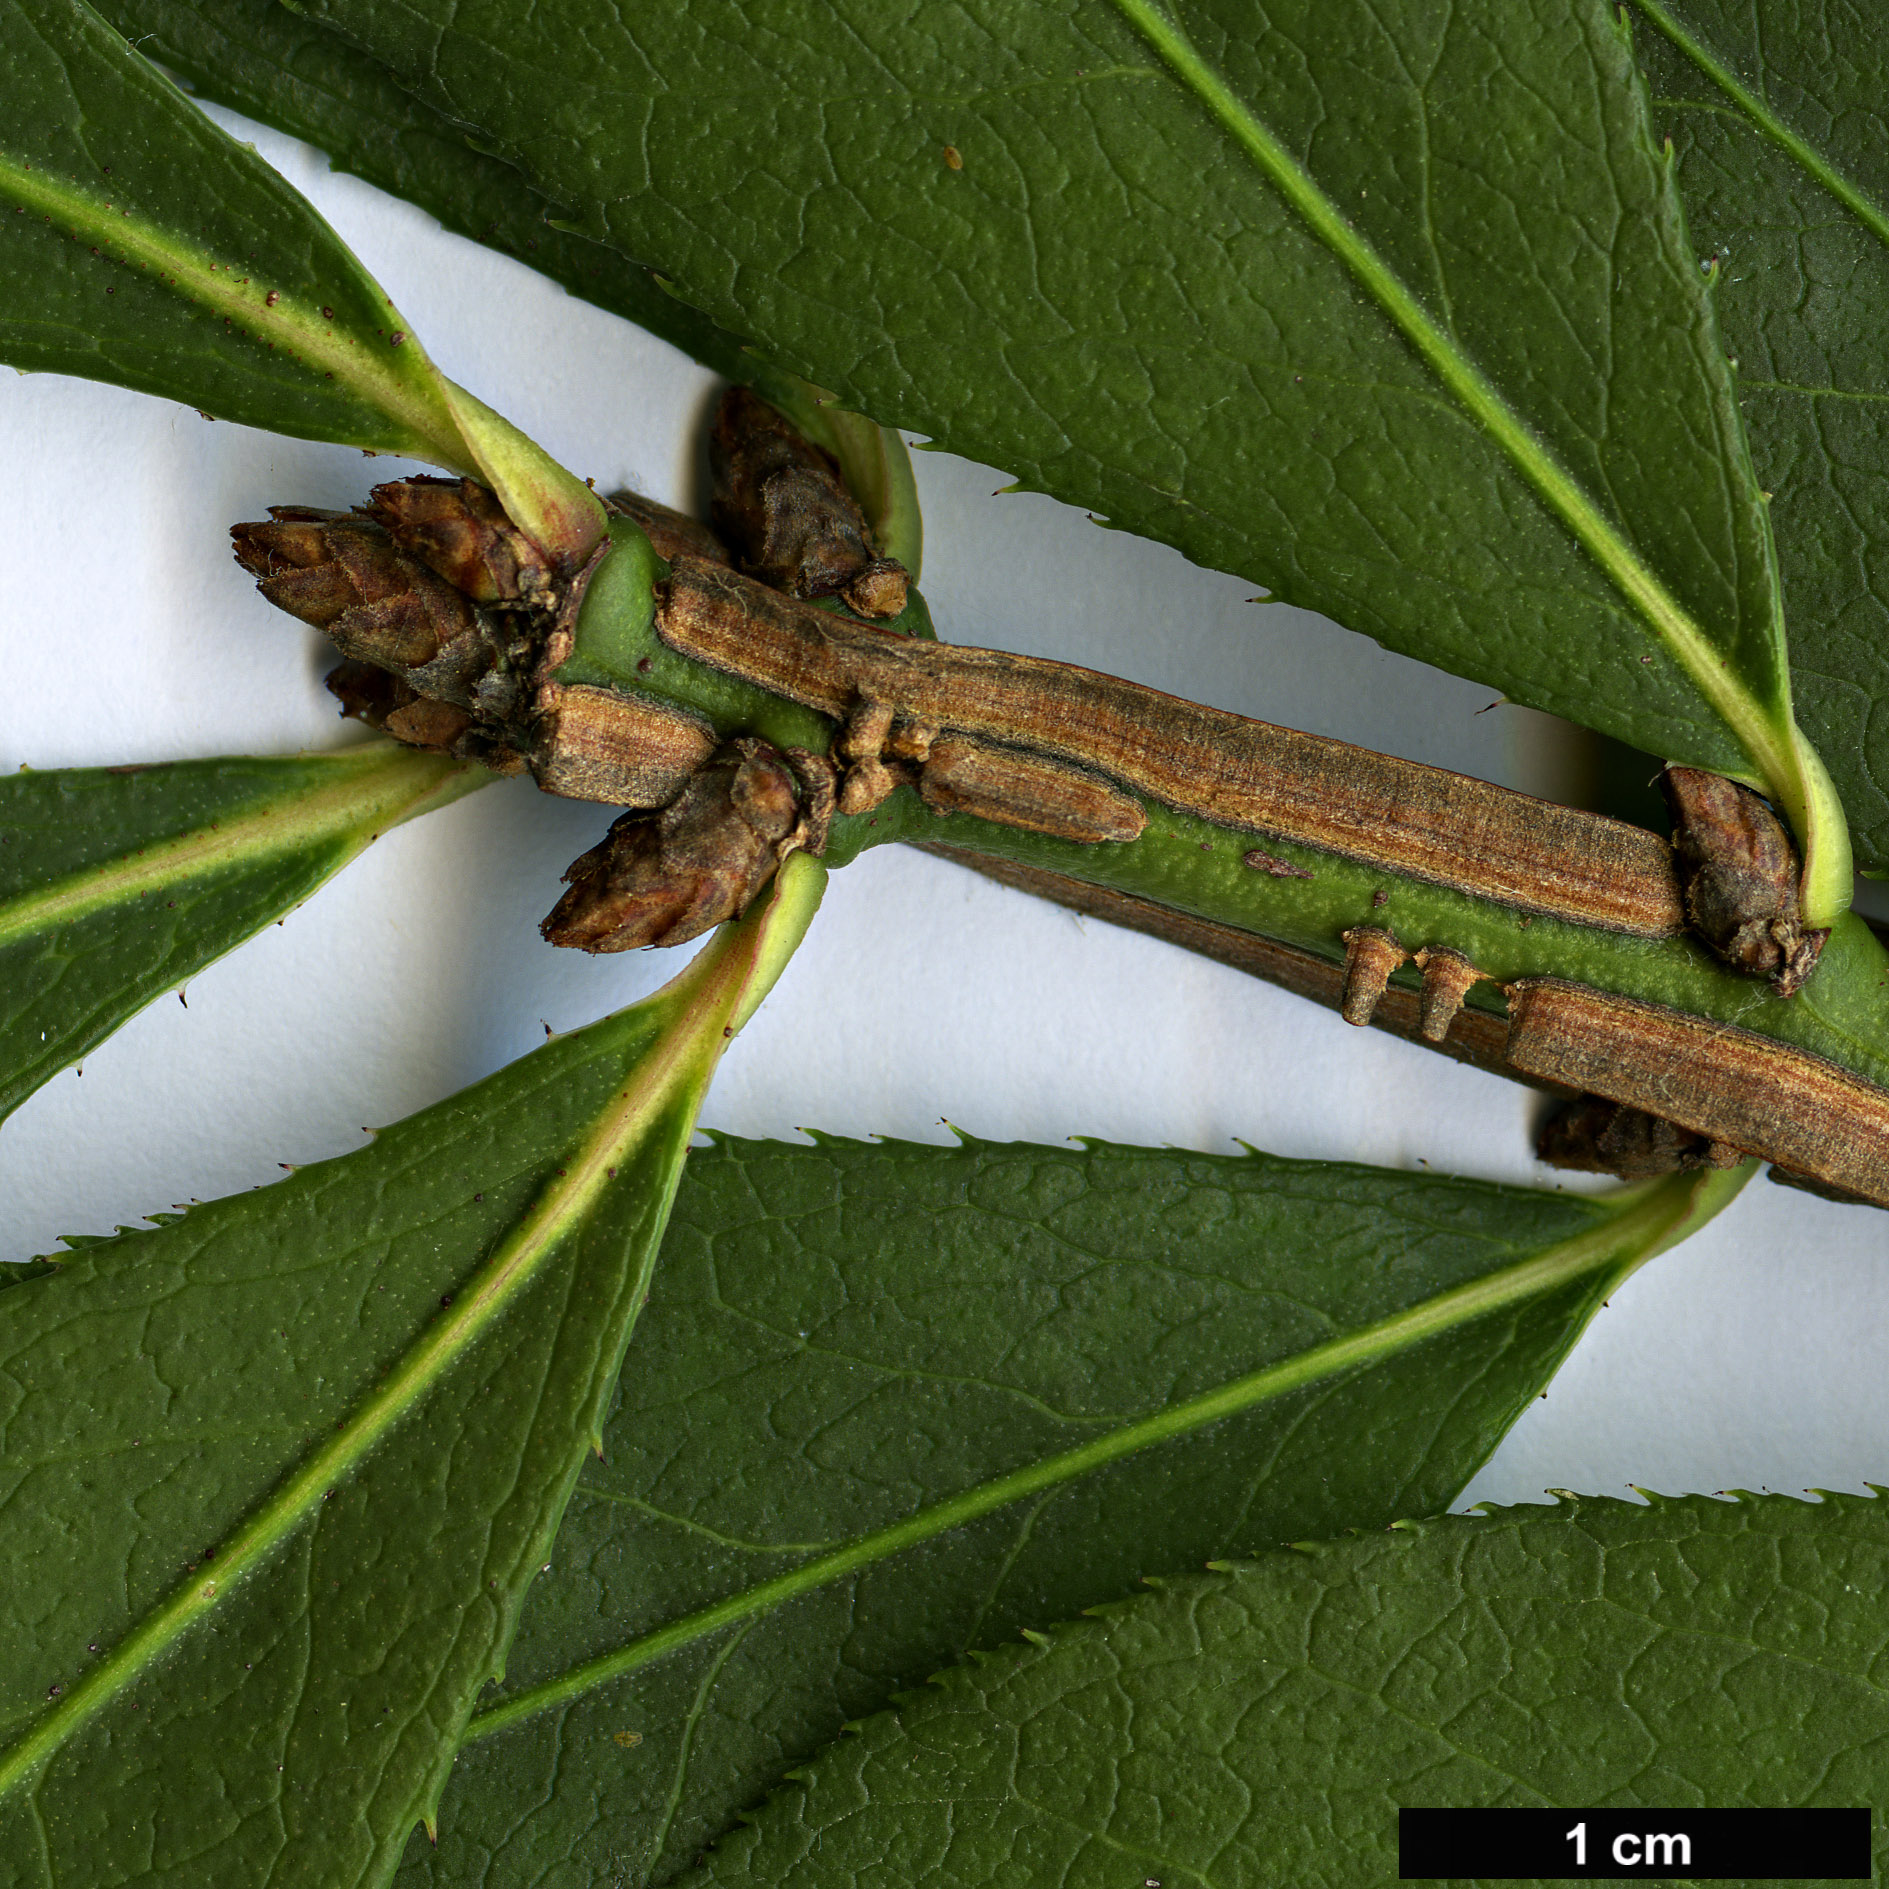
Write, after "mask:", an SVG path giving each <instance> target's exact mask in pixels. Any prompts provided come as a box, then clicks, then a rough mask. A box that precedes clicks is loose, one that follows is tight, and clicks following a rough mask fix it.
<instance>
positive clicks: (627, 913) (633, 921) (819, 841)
mask: <svg viewBox="0 0 1889 1889" xmlns="http://www.w3.org/2000/svg"><path fill="white" fill-rule="evenodd" d="M833 797H834V796H833V771H832V768H831V766H830V765H829V764H828V763H827V762H826V761H824V760H823V759H821V758H820V757H819V756H817V755H813V754H808V753H806V752H804V751H803V750H800V749H795V750H792V751H790V752H788V753H786V754H783V753H782V752H781V750H779V749H778V748H775V747H773V746H771V745H770V744H769V743H767V742H765V741H759V740H755V739H753V738H752V737H743V738H741V739H738V740H735V741H730V742H728V743H726V744H725V745H724V746H723V747H721V748H719V749H718V750H717V751H716V753H715V754H714V756H713V757H712V758H711V760H710V761H709V763H708V765H707V766H705V767H703V768H702V769H701V770H700V771H699V772H697V773H696V774H695V775H693V776H692V777H691V778H690V780H689V782H688V784H687V785H686V786H685V787H684V788H683V789H682V791H681V793H680V794H678V795H677V796H676V798H675V799H674V800H673V801H671V802H670V804H669V805H668V806H666V807H664V808H663V809H662V810H661V811H660V812H659V813H654V814H651V813H643V812H630V813H626V814H624V815H623V816H622V817H621V818H620V819H619V820H618V821H617V822H616V823H615V825H613V826H612V827H611V829H610V831H609V833H608V835H607V836H606V837H605V838H604V840H603V842H602V844H601V845H599V846H595V847H593V848H592V849H591V850H590V851H589V852H587V853H585V854H584V855H583V857H582V858H581V859H579V860H577V861H576V862H575V863H574V864H573V865H572V866H571V869H570V870H569V871H568V872H567V873H566V874H565V875H564V877H565V880H566V881H567V883H568V884H569V886H570V890H569V891H568V892H566V893H565V894H564V896H563V897H562V898H561V899H559V900H558V902H557V905H556V907H555V908H554V909H553V910H552V912H551V915H550V917H548V918H547V919H546V920H545V921H544V924H543V925H542V926H541V927H540V929H541V930H542V932H543V934H544V936H545V937H546V938H547V939H548V940H549V941H550V942H551V943H552V944H554V945H568V946H572V947H574V948H575V949H577V950H580V951H591V952H601V951H634V950H637V949H639V948H640V947H642V946H644V945H676V944H686V943H687V942H688V941H689V940H690V939H691V938H699V937H700V936H701V935H702V933H703V932H705V931H708V930H711V929H712V928H713V927H714V926H716V925H719V924H720V923H722V921H723V920H724V919H729V918H735V917H738V916H739V915H740V914H741V913H742V912H743V911H745V910H746V909H747V907H748V904H749V902H750V901H751V900H752V899H753V898H754V896H755V895H756V893H758V892H759V891H760V890H761V889H762V887H763V886H765V885H766V884H767V882H768V880H769V879H771V878H772V877H773V876H774V873H775V872H776V870H777V869H778V868H779V866H780V864H781V862H782V861H783V860H784V859H785V858H786V857H787V856H788V854H789V853H791V852H794V851H795V850H797V849H804V850H806V851H807V852H810V853H814V854H816V855H817V854H819V853H821V852H823V851H824V850H825V847H826V829H827V824H828V822H829V821H830V820H831V818H832V812H833Z"/></svg>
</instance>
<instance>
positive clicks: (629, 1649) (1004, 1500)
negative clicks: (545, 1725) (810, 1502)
mask: <svg viewBox="0 0 1889 1889" xmlns="http://www.w3.org/2000/svg"><path fill="white" fill-rule="evenodd" d="M1744 1178H1745V1177H1744V1175H1743V1174H1742V1173H1734V1174H1732V1175H1729V1176H1722V1175H1721V1176H1715V1177H1714V1179H1713V1180H1710V1181H1707V1182H1705V1183H1704V1184H1703V1186H1702V1185H1701V1183H1700V1182H1699V1179H1698V1177H1697V1176H1693V1175H1675V1176H1672V1177H1670V1178H1669V1179H1666V1180H1663V1181H1657V1182H1653V1183H1650V1184H1648V1185H1646V1186H1645V1187H1644V1188H1643V1189H1641V1190H1635V1191H1634V1192H1631V1193H1627V1194H1623V1195H1621V1196H1618V1197H1616V1198H1617V1202H1618V1204H1616V1205H1614V1206H1613V1207H1612V1211H1611V1212H1610V1213H1609V1215H1608V1217H1607V1218H1606V1219H1604V1220H1602V1221H1601V1222H1600V1223H1599V1224H1598V1225H1596V1226H1594V1227H1591V1228H1589V1229H1588V1230H1587V1231H1586V1232H1584V1233H1579V1234H1576V1235H1575V1236H1574V1237H1573V1238H1571V1239H1569V1240H1565V1241H1563V1242H1562V1243H1561V1244H1560V1245H1558V1246H1555V1247H1551V1248H1550V1249H1549V1250H1548V1251H1547V1252H1545V1253H1540V1254H1537V1255H1536V1256H1535V1257H1534V1258H1533V1259H1528V1260H1522V1261H1519V1262H1517V1263H1515V1264H1513V1265H1510V1266H1507V1267H1505V1268H1503V1269H1502V1270H1500V1271H1498V1272H1495V1273H1490V1274H1488V1275H1486V1276H1485V1277H1483V1278H1481V1279H1478V1280H1475V1281H1473V1282H1472V1283H1471V1284H1469V1285H1466V1286H1458V1287H1455V1288H1453V1289H1452V1290H1450V1291H1448V1292H1444V1293H1440V1294H1438V1295H1437V1296H1436V1297H1435V1298H1433V1299H1428V1300H1425V1301H1424V1302H1423V1303H1422V1304H1421V1305H1417V1306H1411V1307H1407V1308H1406V1309H1405V1310H1403V1311H1401V1312H1395V1313H1392V1314H1390V1315H1389V1316H1388V1317H1385V1318H1382V1319H1379V1320H1377V1321H1375V1322H1374V1323H1373V1324H1370V1325H1366V1326H1364V1327H1361V1328H1360V1329H1359V1330H1357V1331H1354V1332H1350V1333H1347V1334H1346V1335H1345V1336H1344V1337H1342V1338H1335V1339H1331V1340H1329V1341H1327V1342H1326V1343H1325V1344H1322V1345H1318V1346H1315V1347H1313V1348H1312V1349H1311V1350H1309V1351H1303V1352H1299V1353H1297V1354H1296V1355H1295V1356H1293V1357H1291V1358H1287V1359H1284V1360H1281V1361H1280V1362H1278V1363H1275V1364H1270V1365H1267V1366H1264V1367H1263V1368H1262V1369H1260V1370H1258V1371H1254V1372H1251V1373H1249V1374H1248V1375H1247V1376H1245V1377H1241V1378H1236V1379H1234V1380H1233V1381H1232V1382H1231V1383H1228V1384H1222V1385H1219V1386H1216V1387H1215V1388H1214V1389H1212V1390H1210V1391H1205V1392H1202V1393H1201V1394H1199V1395H1198V1396H1195V1397H1191V1398H1188V1399H1185V1400H1184V1401H1182V1402H1180V1403H1178V1404H1172V1405H1169V1406H1167V1407H1165V1408H1164V1409H1161V1410H1158V1411H1155V1412H1153V1413H1151V1414H1150V1415H1148V1416H1145V1417H1141V1418H1137V1419H1136V1420H1134V1421H1133V1422H1130V1423H1126V1424H1122V1425H1119V1426H1118V1427H1117V1428H1115V1429H1113V1430H1111V1431H1110V1432H1109V1433H1108V1434H1107V1435H1106V1436H1102V1437H1097V1438H1094V1439H1092V1440H1091V1441H1089V1442H1087V1443H1082V1444H1078V1445H1077V1446H1076V1447H1075V1448H1073V1449H1069V1450H1063V1451H1059V1452H1058V1453H1057V1454H1055V1455H1053V1456H1048V1457H1044V1458H1043V1459H1041V1460H1040V1461H1038V1462H1035V1463H1029V1464H1026V1465H1024V1466H1023V1467H1022V1468H1020V1469H1016V1470H1012V1471H1011V1472H1010V1473H1009V1474H1007V1475H1003V1476H996V1477H992V1478H991V1479H990V1480H988V1481H986V1482H982V1483H978V1484H976V1485H975V1486H974V1487H972V1488H970V1489H966V1490H963V1491H960V1492H959V1493H958V1494H957V1495H955V1496H951V1497H948V1498H947V1499H946V1500H944V1501H942V1502H936V1503H932V1504H930V1505H929V1506H928V1507H925V1508H922V1509H920V1510H918V1511H917V1512H916V1513H915V1514H913V1515H910V1516H907V1517H906V1518H905V1519H904V1520H903V1521H900V1522H894V1523H891V1524H890V1525H888V1526H887V1527H884V1528H879V1529H874V1530H872V1531H870V1532H869V1533H867V1534H864V1535H861V1536H859V1537H857V1538H856V1539H855V1540H853V1541H851V1542H849V1543H847V1544H846V1545H845V1546H843V1547H841V1548H837V1549H834V1550H831V1551H830V1552H828V1553H825V1554H821V1555H818V1556H816V1557H815V1558H814V1559H812V1560H810V1561H805V1562H803V1563H802V1564H801V1565H800V1566H799V1567H797V1568H793V1569H790V1570H789V1571H788V1572H787V1573H785V1574H781V1575H776V1576H775V1577H774V1578H773V1579H771V1580H767V1581H761V1582H757V1583H756V1584H755V1585H754V1586H753V1587H749V1588H744V1589H741V1590H739V1591H737V1592H736V1593H733V1594H730V1595H728V1596H726V1597H724V1598H723V1599H722V1600H719V1601H716V1602H714V1603H712V1604H711V1605H709V1606H707V1607H703V1608H699V1609H698V1610H697V1611H695V1612H694V1613H691V1614H686V1615H684V1616H683V1617H682V1618H681V1619H679V1620H674V1621H671V1622H669V1623H668V1624H667V1625H666V1626H662V1627H658V1628H657V1629H656V1630H655V1631H654V1632H651V1633H647V1634H644V1635H643V1636H642V1637H640V1638H639V1639H636V1640H632V1641H631V1642H630V1643H629V1644H628V1645H626V1646H622V1647H619V1648H617V1649H616V1650H615V1651H613V1652H610V1653H605V1654H601V1655H599V1656H598V1657H597V1658H595V1659H591V1660H586V1661H585V1662H584V1663H583V1664H581V1665H579V1666H575V1667H573V1668H571V1669H570V1671H568V1672H566V1673H563V1674H560V1675H559V1676H558V1677H556V1678H554V1679H550V1680H546V1681H544V1682H543V1683H541V1684H539V1685H536V1686H533V1687H531V1688H530V1689H529V1690H528V1691H525V1692H522V1693H520V1694H518V1696H517V1697H515V1698H512V1699H508V1700H506V1701H505V1703H504V1704H502V1705H497V1706H494V1707H492V1708H491V1709H490V1710H489V1711H486V1712H482V1713H480V1714H479V1715H478V1716H477V1717H475V1718H474V1719H473V1720H472V1722H471V1724H470V1725H469V1726H468V1727H467V1728H466V1733H465V1738H464V1741H463V1742H464V1743H467V1744H470V1743H472V1742H473V1741H474V1740H476V1739H480V1738H488V1737H490V1736H492V1735H493V1734H494V1733H496V1732H501V1731H504V1730H506V1729H508V1728H509V1727H510V1726H512V1725H515V1724H517V1723H518V1722H519V1721H520V1720H521V1719H525V1718H529V1717H532V1716H533V1715H535V1714H536V1713H538V1712H542V1711H545V1710H547V1709H549V1708H550V1707H552V1706H556V1705H560V1704H563V1703H565V1702H566V1701H568V1700H571V1699H574V1698H577V1697H579V1696H580V1695H581V1694H583V1693H585V1692H588V1691H591V1690H593V1689H594V1688H595V1687H597V1686H600V1685H605V1684H607V1683H609V1682H610V1681H612V1680H616V1679H621V1678H624V1677H626V1676H627V1675H629V1674H631V1673H634V1672H636V1671H638V1670H640V1669H641V1668H642V1667H644V1666H647V1665H650V1664H651V1663H652V1662H653V1661H655V1660H658V1659H662V1658H664V1657H666V1656H667V1655H668V1654H670V1653H673V1652H676V1651H677V1650H679V1649H680V1648H681V1647H683V1646H686V1645H688V1644H690V1643H691V1642H693V1641H696V1640H699V1639H702V1638H704V1637H705V1636H707V1635H709V1634H712V1633H716V1632H719V1631H720V1630H721V1629H722V1628H724V1627H729V1626H733V1625H734V1624H736V1623H737V1622H738V1621H741V1620H745V1619H749V1618H751V1617H753V1616H755V1615H758V1614H761V1613H765V1612H768V1611H771V1610H772V1609H774V1608H776V1607H779V1606H784V1605H785V1604H786V1603H787V1602H788V1601H790V1600H794V1599H796V1598H798V1597H799V1596H800V1595H802V1594H805V1593H809V1592H811V1591H813V1590H814V1589H816V1588H820V1587H825V1586H829V1585H831V1584H832V1583H833V1582H834V1581H838V1580H843V1579H845V1578H846V1576H848V1575H850V1574H854V1573H857V1572H859V1571H860V1570H861V1569H862V1568H865V1567H867V1566H870V1565H872V1564H873V1563H875V1562H879V1561H883V1560H885V1559H887V1558H889V1557H890V1556H892V1555H895V1554H898V1553H901V1552H903V1551H904V1550H905V1549H907V1548H912V1547H916V1546H917V1545H919V1544H920V1543H922V1542H926V1541H929V1540H932V1539H933V1538H934V1537H936V1536H938V1535H941V1534H944V1533H946V1532H947V1531H949V1530H951V1529H954V1528H960V1527H963V1526H964V1525H965V1524H966V1523H969V1522H974V1521H977V1520H979V1519H980V1518H981V1517H983V1516H985V1515H988V1514H991V1513H992V1512H993V1511H995V1510H997V1509H1000V1508H1005V1507H1007V1506H1008V1505H1009V1504H1011V1503H1013V1502H1017V1501H1021V1500H1022V1499H1023V1498H1025V1497H1026V1496H1030V1495H1034V1494H1038V1493H1041V1492H1043V1491H1046V1490H1051V1489H1054V1488H1057V1487H1059V1486H1061V1485H1063V1484H1065V1483H1069V1482H1072V1481H1074V1480H1075V1479H1077V1478H1078V1477H1081V1476H1085V1475H1089V1474H1092V1473H1094V1472H1095V1471H1097V1470H1100V1469H1104V1468H1107V1467H1108V1466H1110V1465H1111V1464H1113V1463H1116V1462H1119V1461H1120V1460H1122V1459H1123V1458H1124V1457H1127V1456H1132V1455H1137V1454H1139V1453H1140V1452H1141V1451H1143V1450H1146V1449H1150V1448H1152V1447H1154V1446H1155V1445H1157V1444H1160V1443H1165V1442H1169V1441H1172V1440H1173V1439H1174V1438H1176V1437H1179V1436H1183V1435H1187V1434H1191V1433H1193V1432H1195V1431H1198V1430H1201V1429H1204V1428H1206V1427H1207V1426H1208V1425H1210V1424H1214V1423H1219V1422H1221V1421H1223V1420H1225V1419H1226V1418H1228V1417H1232V1416H1237V1415H1239V1414H1241V1413H1242V1412H1245V1411H1247V1410H1251V1409H1253V1408H1255V1407H1256V1406H1258V1405H1260V1404H1263V1403H1266V1402H1269V1401H1271V1400H1273V1399H1276V1398H1279V1397H1283V1396H1287V1395H1289V1394H1291V1393H1292V1392H1295V1391H1300V1390H1304V1389H1306V1388H1308V1387H1309V1386H1311V1385H1313V1384H1316V1383H1319V1382H1321V1381H1327V1380H1331V1379H1335V1378H1337V1377H1340V1376H1342V1375H1344V1374H1345V1373H1348V1372H1351V1371H1355V1370H1358V1369H1361V1368H1364V1367H1367V1366H1369V1365H1372V1364H1375V1363H1377V1362H1379V1361H1381V1360H1382V1359H1384V1358H1385V1357H1388V1356H1390V1355H1392V1354H1393V1353H1395V1352H1399V1351H1402V1350H1404V1349H1407V1348H1408V1347H1410V1346H1412V1345H1415V1344H1419V1343H1422V1342H1423V1341H1425V1340H1426V1339H1430V1338H1435V1337H1437V1336H1439V1335H1441V1334H1442V1333H1444V1332H1446V1331H1450V1330H1454V1329H1456V1328H1457V1327H1459V1326H1462V1325H1465V1324H1468V1323H1471V1322H1473V1321H1474V1320H1476V1319H1479V1318H1485V1317H1487V1316H1489V1315H1490V1314H1491V1313H1493V1312H1498V1311H1501V1310H1503V1309H1504V1308H1506V1307H1508V1306H1511V1305H1515V1304H1519V1303H1521V1302H1523V1301H1525V1300H1528V1299H1531V1298H1535V1297H1538V1296H1539V1295H1541V1294H1543V1293H1546V1292H1549V1291H1552V1290H1553V1289H1555V1288H1556V1287H1558V1286H1561V1285H1565V1284H1568V1283H1571V1282H1572V1281H1574V1280H1576V1279H1578V1278H1580V1277H1581V1276H1582V1275H1583V1274H1586V1273H1590V1272H1599V1271H1601V1270H1602V1269H1603V1268H1605V1267H1607V1266H1608V1265H1609V1264H1610V1263H1611V1264H1614V1265H1616V1266H1617V1267H1618V1268H1619V1273H1618V1277H1617V1278H1616V1279H1615V1280H1613V1281H1612V1282H1611V1283H1610V1286H1609V1289H1610V1290H1611V1289H1613V1287H1614V1286H1617V1285H1618V1283H1619V1279H1623V1278H1625V1277H1626V1275H1627V1274H1628V1273H1630V1272H1632V1271H1633V1270H1634V1269H1635V1268H1636V1267H1638V1266H1640V1265H1642V1264H1643V1263H1644V1262H1645V1261H1646V1260H1647V1259H1649V1258H1651V1257H1652V1256H1653V1254H1654V1253H1655V1252H1657V1251H1659V1250H1661V1248H1662V1247H1663V1246H1664V1245H1665V1244H1668V1243H1670V1241H1671V1239H1672V1238H1673V1237H1674V1236H1675V1234H1676V1233H1677V1231H1678V1230H1680V1229H1682V1228H1683V1227H1684V1226H1685V1225H1686V1224H1687V1223H1688V1222H1689V1221H1690V1220H1691V1219H1692V1217H1693V1216H1694V1214H1695V1213H1703V1214H1706V1215H1707V1216H1708V1217H1709V1214H1710V1212H1711V1211H1713V1209H1712V1208H1711V1207H1709V1206H1708V1205H1706V1204H1704V1202H1703V1196H1704V1194H1705V1193H1706V1192H1708V1191H1711V1190H1713V1189H1714V1188H1715V1186H1718V1185H1723V1186H1726V1187H1729V1188H1732V1189H1735V1188H1736V1187H1737V1186H1739V1185H1742V1183H1743V1180H1744ZM1623 1253H1626V1254H1630V1255H1631V1257H1630V1258H1628V1259H1625V1260H1622V1259H1621V1258H1620V1255H1621V1254H1623Z"/></svg>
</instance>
